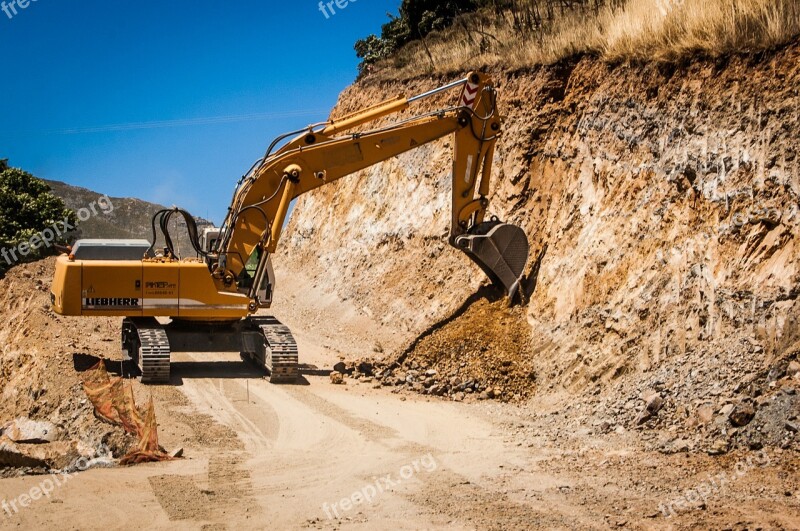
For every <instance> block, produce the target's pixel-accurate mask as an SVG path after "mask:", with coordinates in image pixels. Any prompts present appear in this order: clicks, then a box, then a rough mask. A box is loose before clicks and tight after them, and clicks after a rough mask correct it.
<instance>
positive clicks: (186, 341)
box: [52, 72, 528, 383]
mask: <svg viewBox="0 0 800 531" xmlns="http://www.w3.org/2000/svg"><path fill="white" fill-rule="evenodd" d="M455 90H459V92H458V99H457V100H456V102H455V104H454V105H452V106H450V107H446V108H442V109H436V110H433V111H429V112H424V113H420V114H417V115H414V116H410V117H404V118H402V119H400V118H396V119H395V121H391V119H390V117H392V116H395V115H398V114H399V113H401V112H404V111H407V110H408V109H410V108H411V107H412V105H414V104H416V103H417V102H419V101H421V100H424V99H426V98H429V97H431V96H433V95H436V94H442V93H446V92H449V91H455ZM379 120H383V121H381V122H379ZM502 124H503V118H502V116H501V115H500V112H499V110H498V108H497V93H496V92H495V89H494V86H493V84H492V82H491V80H490V79H489V77H488V76H486V75H485V74H482V73H478V72H473V73H471V74H469V75H468V76H467V77H466V78H464V79H461V80H458V81H455V82H453V83H450V84H448V85H445V86H442V87H439V88H437V89H434V90H431V91H428V92H426V93H424V94H420V95H417V96H414V97H410V98H406V97H403V96H398V97H395V98H392V99H389V100H387V101H385V102H382V103H379V104H377V105H374V106H371V107H368V108H366V109H364V110H361V111H357V112H354V113H351V114H348V115H346V116H343V117H337V118H332V119H330V120H328V121H326V122H324V123H322V124H317V125H314V126H309V127H308V128H305V129H303V130H300V131H295V132H294V133H290V134H288V135H284V136H282V137H280V138H278V139H277V140H276V141H275V142H273V144H272V145H271V146H270V147H269V149H268V150H267V152H266V154H265V155H264V156H263V157H262V158H261V159H259V160H258V161H257V162H256V163H255V164H254V165H253V166H252V167H251V168H250V170H249V171H248V172H247V173H245V175H244V176H243V177H242V178H241V179H240V180H239V182H238V184H237V186H236V189H235V192H234V196H233V200H232V201H231V205H230V208H229V209H228V215H227V217H226V219H225V222H224V224H223V225H222V227H220V228H219V229H213V230H206V231H205V233H204V234H203V235H202V236H201V235H199V234H198V231H197V226H196V224H195V222H194V218H193V217H192V216H191V215H190V214H189V213H188V212H186V211H184V210H181V209H178V208H172V209H166V210H163V211H161V212H158V213H157V214H156V215H155V216H154V218H153V242H152V243H150V242H148V241H142V240H81V241H79V242H77V243H76V244H75V246H74V247H73V249H72V250H71V252H70V253H69V254H64V255H62V256H60V257H59V258H58V259H57V261H56V273H55V278H54V281H53V288H52V302H53V309H54V310H55V311H56V313H59V314H61V315H86V316H118V317H123V318H124V321H123V327H122V344H123V348H124V350H125V352H127V353H128V357H129V358H130V359H131V360H134V361H136V362H137V363H138V365H139V367H140V370H141V373H142V381H143V382H147V383H164V382H168V381H169V377H170V354H171V352H175V351H188V352H221V351H222V352H225V351H233V352H237V351H238V352H240V353H241V354H242V356H243V357H245V358H248V359H250V360H252V361H254V362H255V363H256V364H258V365H259V366H260V367H262V368H264V369H265V370H266V371H268V372H269V374H270V379H271V381H273V382H285V381H290V380H292V379H294V378H296V377H297V376H298V357H297V345H296V344H295V342H294V339H293V338H292V335H291V332H290V331H289V329H288V328H287V327H286V326H284V325H283V324H281V323H280V322H278V321H277V320H276V319H275V318H274V317H268V316H264V315H256V314H257V313H258V311H259V310H260V309H265V308H269V307H270V306H271V304H272V295H273V293H274V290H275V275H274V272H273V269H272V256H273V254H274V253H275V251H276V249H277V246H278V243H279V240H280V237H281V232H282V230H283V228H284V221H285V219H286V217H287V215H288V212H289V209H290V205H291V204H292V201H293V200H294V199H296V198H297V197H299V196H301V195H303V194H305V193H308V192H310V191H312V190H315V189H317V188H319V187H322V186H325V185H327V184H330V183H332V182H334V181H337V180H338V179H341V178H343V177H346V176H348V175H351V174H353V173H355V172H358V171H360V170H363V169H365V168H368V167H370V166H372V165H375V164H377V163H379V162H382V161H385V160H388V159H390V158H392V157H395V156H397V155H400V154H402V153H405V152H407V151H411V150H413V149H416V148H417V147H419V146H422V145H425V144H428V143H430V142H433V141H435V140H438V139H440V138H444V137H446V136H450V135H452V136H453V138H454V142H453V171H452V205H451V207H452V208H451V224H450V235H449V243H450V244H451V245H452V246H453V247H455V248H457V249H459V250H461V251H463V252H465V253H466V254H467V256H469V257H470V258H471V259H472V260H473V261H474V262H475V263H476V264H477V265H478V266H480V268H481V269H482V270H483V271H484V272H485V273H486V275H487V276H488V277H489V278H490V279H491V280H492V282H494V283H495V284H496V285H497V286H498V287H500V288H501V289H503V290H504V291H505V293H506V294H507V295H508V297H509V298H511V299H513V298H514V297H515V296H516V295H517V293H518V292H519V290H520V283H521V279H522V276H523V273H524V270H525V266H526V264H527V261H528V239H527V237H526V236H525V233H524V232H523V231H522V229H520V228H519V227H516V226H514V225H510V224H507V223H502V222H501V221H500V220H498V219H497V218H494V217H491V218H489V219H488V220H487V219H486V217H487V216H486V209H487V208H488V206H489V191H490V190H489V189H490V182H491V173H492V159H493V158H494V149H495V144H496V142H497V139H498V138H499V137H500V135H501V133H502ZM174 215H179V216H182V217H183V218H184V220H185V221H186V227H187V230H188V232H189V239H190V241H191V243H192V246H193V247H194V250H195V251H196V253H197V256H196V257H190V258H183V259H182V258H181V257H179V256H178V255H177V253H176V251H175V248H174V245H173V240H172V238H171V237H170V234H169V226H170V219H171V218H172V216H174ZM157 225H158V226H159V227H160V229H161V233H162V234H163V240H164V242H165V244H166V248H164V249H163V250H155V249H154V247H155V242H156V241H157V239H158V238H157V234H156V227H157ZM159 318H160V319H159ZM167 318H168V319H171V321H170V322H169V323H167V324H164V321H165V319H167Z"/></svg>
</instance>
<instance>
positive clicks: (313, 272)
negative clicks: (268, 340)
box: [279, 44, 800, 450]
mask: <svg viewBox="0 0 800 531" xmlns="http://www.w3.org/2000/svg"><path fill="white" fill-rule="evenodd" d="M495 79H496V81H497V84H498V86H499V90H500V105H501V106H502V112H503V113H504V114H505V115H506V116H507V120H506V123H505V131H504V135H503V137H502V139H501V141H500V142H499V146H498V150H497V156H496V160H495V171H494V177H495V181H494V184H493V187H492V190H493V191H492V197H491V199H492V206H491V209H490V210H491V213H493V214H496V215H498V216H499V217H500V218H501V219H504V220H506V221H509V222H513V223H517V224H519V225H521V226H522V227H523V228H524V229H525V230H526V231H527V233H528V234H529V237H530V240H531V244H532V260H531V267H534V266H535V269H536V271H537V273H538V274H537V275H536V278H535V281H536V282H535V285H536V289H535V291H533V293H532V295H531V302H530V304H529V305H528V306H527V307H526V310H525V313H524V315H521V316H518V319H519V322H521V323H524V324H525V325H526V326H527V327H528V329H529V332H530V339H529V340H528V343H527V344H525V345H520V349H519V351H520V352H521V353H522V358H523V360H522V361H524V362H526V363H528V364H529V365H530V370H532V371H534V373H535V376H536V378H535V380H536V384H535V385H536V388H535V398H534V399H535V400H537V404H539V406H540V407H544V404H547V403H550V402H553V401H552V400H549V399H548V397H557V396H563V393H564V392H566V393H569V395H571V396H575V397H582V398H581V401H582V402H583V403H584V406H583V410H582V411H581V412H576V415H582V416H583V417H582V418H584V417H585V418H584V420H585V421H586V422H588V423H590V424H591V425H594V426H596V429H598V430H604V429H615V428H616V427H628V428H630V427H632V428H636V427H637V426H646V427H654V428H663V429H665V430H669V431H668V432H667V433H673V434H684V436H685V437H688V442H686V440H684V439H683V438H681V437H678V436H677V435H675V436H673V437H672V438H671V439H670V438H669V437H668V438H667V439H669V440H667V441H666V442H664V444H665V445H666V446H670V445H674V444H677V445H678V446H679V447H683V446H685V445H688V446H702V447H704V448H706V449H709V450H712V449H713V448H712V447H715V448H718V449H720V448H723V447H727V446H728V445H729V444H732V443H736V442H737V441H740V440H741V442H742V443H743V444H747V445H750V446H754V447H757V446H759V445H760V444H763V443H771V444H780V445H784V446H787V445H788V446H791V445H792V444H796V443H792V441H793V440H794V431H793V430H792V426H795V427H796V424H793V423H794V422H795V420H796V419H794V418H793V417H794V415H796V408H797V406H798V403H797V399H796V395H795V394H794V389H795V387H796V385H797V379H796V377H795V376H794V375H795V374H796V372H795V371H794V369H795V368H796V360H797V356H798V352H799V351H800V345H798V340H800V328H798V324H797V317H796V316H797V315H798V309H799V308H798V299H797V296H798V293H800V270H798V265H800V248H799V247H798V243H797V241H796V240H797V235H798V226H800V210H799V208H800V158H798V152H800V135H798V132H800V118H799V116H800V113H798V108H800V95H799V94H798V88H797V87H798V86H800V46H798V45H797V44H795V45H792V46H789V47H787V48H785V49H782V50H779V51H776V52H774V53H770V54H766V55H759V56H752V57H751V56H742V57H733V58H729V59H724V60H719V61H716V62H696V63H692V64H688V65H682V66H669V67H656V66H629V65H620V66H609V65H605V64H599V63H597V62H595V61H592V60H591V59H583V60H580V61H578V62H576V63H565V64H561V65H557V66H553V67H546V68H538V69H534V70H529V71H519V72H514V73H495ZM445 81H447V80H446V79H439V78H430V77H425V78H417V79H413V80H410V81H407V82H404V83H396V84H382V83H371V82H370V80H369V79H367V80H366V81H364V82H362V83H360V84H357V85H355V86H353V87H351V88H349V89H347V90H346V91H345V92H344V93H343V94H342V97H341V99H340V103H339V105H338V107H337V109H336V111H335V112H334V114H335V115H341V114H344V113H346V112H348V111H352V110H355V109H357V108H362V107H364V106H366V105H369V104H372V103H375V102H377V101H380V100H382V99H386V98H388V97H391V96H393V95H395V94H397V93H405V94H414V93H420V92H423V91H424V90H426V89H429V88H431V87H434V86H437V85H439V84H442V83H443V82H445ZM451 97H452V95H448V96H441V97H438V99H435V100H434V101H430V102H427V103H425V104H424V105H425V107H424V108H420V109H419V110H420V111H422V110H429V109H431V108H439V107H444V106H447V105H450V104H451V103H452V102H451ZM451 147H452V146H451V142H450V140H442V141H440V142H438V143H435V144H432V145H429V146H425V147H422V148H420V149H418V150H415V151H413V152H410V153H408V154H406V155H403V156H401V157H399V158H397V159H395V160H391V161H388V162H386V163H383V164H380V165H377V166H375V167H373V168H370V169H368V170H366V171H364V172H361V173H360V174H358V175H355V176H351V177H349V178H347V179H345V180H342V181H341V182H339V183H337V184H336V185H333V186H328V187H325V188H322V189H320V190H318V191H316V192H314V193H312V194H309V195H307V196H305V197H303V198H301V200H300V201H299V203H298V205H297V208H296V211H295V213H294V215H293V218H292V220H291V223H290V226H289V228H288V231H287V238H286V239H285V244H284V245H285V246H284V256H283V257H281V260H280V261H279V267H281V268H285V269H286V270H291V269H298V268H302V269H303V270H304V272H305V273H306V274H307V275H309V276H310V277H311V278H312V279H313V282H314V283H316V284H317V285H318V286H324V288H325V289H326V290H328V291H330V292H331V293H334V294H336V295H338V296H339V297H340V298H341V299H342V300H348V301H349V303H351V304H353V305H355V306H356V307H357V308H360V309H361V311H362V312H363V313H364V314H365V315H368V316H374V317H375V318H376V319H377V320H378V321H380V322H381V323H382V324H384V325H385V327H386V328H387V329H392V330H401V331H402V333H400V334H397V335H395V336H392V338H391V340H390V342H389V343H388V344H385V345H384V346H385V347H387V351H388V352H389V353H390V355H391V354H397V353H398V352H401V351H402V350H403V349H404V348H405V347H406V346H407V345H408V344H409V342H411V341H412V340H413V339H414V338H415V337H417V336H418V335H419V334H422V333H424V332H426V331H428V330H429V328H430V326H431V324H432V323H442V322H444V321H445V320H447V319H448V318H450V317H451V316H452V315H453V313H454V312H456V311H457V310H458V308H459V307H460V306H461V305H462V304H463V303H464V301H465V300H467V299H468V298H469V297H470V296H471V295H472V294H474V293H475V292H476V290H477V288H478V287H479V285H480V284H481V283H482V282H483V277H482V274H481V273H480V271H479V270H478V269H477V268H476V267H474V266H473V265H472V264H471V263H470V262H469V260H468V259H467V258H466V257H465V256H463V255H461V254H460V253H458V252H457V251H455V250H452V249H449V248H448V247H447V244H446V240H445V234H446V232H447V225H448V222H449V212H448V208H449V167H450V164H451V153H450V150H451ZM478 313H480V312H478ZM469 315H470V313H469V312H467V313H465V314H464V316H469ZM463 318H464V317H463V316H462V319H463ZM476 318H477V320H476V321H475V322H473V323H471V325H470V327H464V326H463V321H459V320H458V319H456V320H452V321H449V322H446V323H445V325H444V327H443V328H441V329H440V330H437V331H436V332H435V333H434V334H432V335H430V336H429V338H428V339H427V340H423V341H421V342H419V343H418V344H417V347H418V348H417V349H416V350H415V351H413V352H412V353H410V354H409V355H408V359H415V358H417V359H420V360H421V359H427V360H430V358H431V352H432V351H431V350H430V349H429V348H428V349H426V345H430V344H431V342H432V341H435V338H436V337H438V336H441V335H442V334H449V336H450V339H455V340H456V343H457V342H458V340H459V339H460V340H462V341H463V342H465V343H469V342H470V341H471V342H472V343H473V344H474V345H478V344H483V345H487V343H486V342H484V341H482V340H481V337H480V333H477V334H476V333H475V330H482V329H483V327H484V326H485V327H487V329H490V327H492V326H494V323H495V321H496V320H497V319H502V317H501V316H497V315H491V314H490V315H488V316H487V315H484V316H483V318H485V319H484V320H483V321H481V320H480V319H481V316H477V317H476ZM450 343H451V341H450V340H448V345H449V344H450ZM371 347H372V345H371V344H365V345H364V351H363V352H354V353H353V354H354V355H368V354H369V352H368V351H369V350H370V348H371ZM489 348H490V349H491V347H489ZM437 352H438V359H437V360H436V361H434V362H433V363H432V365H433V366H436V363H440V362H441V360H442V359H444V358H446V357H447V356H450V355H452V354H453V353H454V351H453V348H451V347H448V348H446V349H444V348H440V349H438V351H437ZM486 359H488V360H492V359H493V358H492V356H491V355H487V356H486ZM431 361H432V360H431ZM793 361H794V362H795V364H792V362H793ZM490 365H491V363H487V364H485V366H484V368H488V367H489V366H490ZM423 368H424V367H423ZM527 369H528V367H526V370H527ZM501 387H502V386H501ZM782 389H783V391H782ZM456 392H457V391H456ZM448 394H451V393H448ZM451 396H452V394H451ZM656 396H658V398H657V399H656V398H655V397H656ZM648 406H649V409H650V410H652V411H649V410H648ZM732 408H739V410H748V411H749V409H748V408H752V409H753V410H754V413H755V419H756V420H755V421H753V423H750V421H749V419H748V422H747V423H745V427H742V426H739V425H737V424H741V422H733V421H731V420H730V419H729V416H730V414H731V413H732V411H731V410H732ZM793 410H794V414H793V413H792V411H793ZM748 416H749V415H747V414H746V415H744V418H746V417H748ZM743 420H744V419H743ZM787 423H788V424H787ZM767 426H773V428H769V429H767ZM748 430H749V432H748ZM742 432H748V433H750V432H752V433H750V436H745V435H743V434H742ZM767 432H768V433H767ZM699 434H703V437H701V436H700V435H699ZM662 442H663V441H662Z"/></svg>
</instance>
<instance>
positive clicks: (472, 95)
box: [461, 81, 478, 109]
mask: <svg viewBox="0 0 800 531" xmlns="http://www.w3.org/2000/svg"><path fill="white" fill-rule="evenodd" d="M477 98H478V85H477V84H476V83H472V82H471V81H468V82H467V84H466V85H465V86H464V95H463V96H461V105H463V106H464V107H469V108H470V109H471V108H472V106H473V105H475V100H476V99H477Z"/></svg>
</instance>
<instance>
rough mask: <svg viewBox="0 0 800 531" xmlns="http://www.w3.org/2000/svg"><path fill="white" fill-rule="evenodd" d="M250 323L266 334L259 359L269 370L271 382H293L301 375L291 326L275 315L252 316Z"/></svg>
mask: <svg viewBox="0 0 800 531" xmlns="http://www.w3.org/2000/svg"><path fill="white" fill-rule="evenodd" d="M249 321H250V323H251V324H252V325H253V327H254V328H256V329H258V330H260V331H261V333H262V334H263V336H264V345H263V347H262V348H263V349H265V352H263V358H262V357H261V356H257V357H258V358H259V359H258V360H257V361H258V362H259V363H260V364H262V365H263V366H264V368H265V369H266V370H267V371H268V372H269V381H270V383H291V382H294V381H295V380H297V378H298V377H299V376H300V369H299V366H298V356H297V342H295V340H294V336H292V332H291V331H290V330H289V327H288V326H286V325H284V324H282V323H281V322H280V321H278V320H277V319H276V318H274V317H251V318H250V319H249Z"/></svg>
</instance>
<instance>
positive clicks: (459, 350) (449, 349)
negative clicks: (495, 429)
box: [340, 296, 536, 402]
mask: <svg viewBox="0 0 800 531" xmlns="http://www.w3.org/2000/svg"><path fill="white" fill-rule="evenodd" d="M340 368H341V367H340ZM345 371H346V372H349V373H350V374H352V375H353V376H354V377H356V378H361V377H362V376H366V377H368V378H370V377H373V376H374V377H376V378H377V379H378V381H379V383H380V385H383V386H397V387H401V388H405V389H408V390H410V391H414V392H418V393H421V394H426V395H434V396H442V397H448V398H450V399H453V400H457V401H462V400H465V399H468V398H476V399H482V400H485V399H499V400H502V401H506V402H508V401H519V400H522V399H525V398H528V397H529V396H530V395H531V394H532V393H533V392H534V391H535V389H536V386H535V381H536V373H535V372H534V370H533V353H532V349H531V338H530V327H529V326H528V324H527V322H526V317H525V309H524V308H522V307H519V306H516V307H509V306H508V303H507V302H506V300H505V299H500V300H497V299H496V298H494V297H493V298H485V297H480V296H475V297H472V298H470V300H469V301H467V302H466V303H465V304H464V306H463V307H462V308H461V309H460V310H459V311H457V312H456V313H455V314H454V315H453V316H452V317H450V318H449V319H446V320H445V321H442V322H440V323H438V324H436V325H434V326H433V327H431V329H429V330H428V331H427V332H425V333H424V334H422V335H421V336H420V337H419V338H417V339H416V340H415V341H414V342H413V343H412V344H411V345H410V346H409V347H408V348H407V349H405V351H403V352H402V353H400V354H399V355H395V356H394V357H391V356H390V357H388V358H387V359H386V360H382V361H377V362H376V361H373V360H360V361H358V362H355V363H351V364H350V369H347V364H345Z"/></svg>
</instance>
